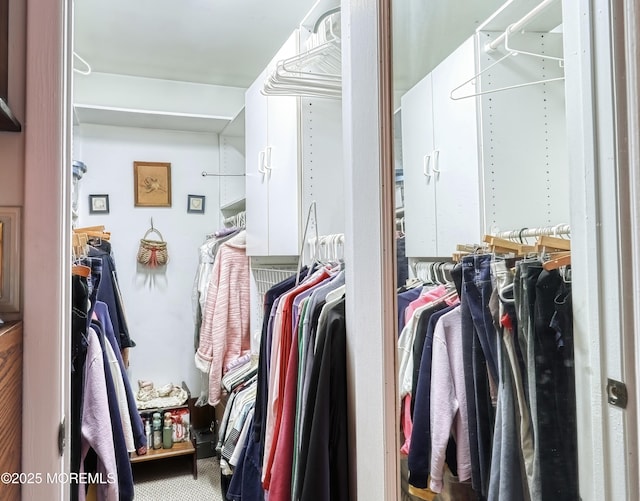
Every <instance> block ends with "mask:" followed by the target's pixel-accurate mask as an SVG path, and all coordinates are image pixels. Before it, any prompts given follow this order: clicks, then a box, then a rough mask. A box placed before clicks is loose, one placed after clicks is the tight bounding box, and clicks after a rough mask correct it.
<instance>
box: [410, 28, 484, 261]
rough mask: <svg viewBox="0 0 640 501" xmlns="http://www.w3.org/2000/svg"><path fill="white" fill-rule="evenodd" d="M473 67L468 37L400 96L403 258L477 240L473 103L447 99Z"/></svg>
mask: <svg viewBox="0 0 640 501" xmlns="http://www.w3.org/2000/svg"><path fill="white" fill-rule="evenodd" d="M474 68H475V65H474V41H473V38H469V39H468V40H467V41H466V42H465V43H464V44H462V45H461V46H460V47H459V48H458V49H456V50H455V51H454V52H453V53H452V54H450V55H449V56H448V57H447V59H445V60H444V61H443V62H442V63H440V64H439V65H438V66H436V68H434V70H433V71H432V72H431V73H429V74H428V75H427V76H426V77H425V78H424V79H422V80H421V81H420V82H419V83H418V84H417V85H416V86H414V87H413V88H412V89H411V90H409V92H407V93H406V94H405V95H404V96H403V97H402V148H403V165H404V177H405V230H406V253H407V256H412V257H420V256H421V257H435V256H446V255H449V254H451V253H452V252H453V251H454V250H455V246H456V244H458V243H473V242H477V241H479V239H480V229H481V225H480V215H479V206H480V202H479V198H480V188H479V173H478V142H477V137H478V129H477V113H476V104H475V99H473V98H472V99H463V100H455V101H454V100H452V99H451V98H450V94H451V91H452V90H453V88H454V87H456V86H457V85H459V84H460V83H461V82H463V81H465V80H467V79H468V78H470V76H473V74H474Z"/></svg>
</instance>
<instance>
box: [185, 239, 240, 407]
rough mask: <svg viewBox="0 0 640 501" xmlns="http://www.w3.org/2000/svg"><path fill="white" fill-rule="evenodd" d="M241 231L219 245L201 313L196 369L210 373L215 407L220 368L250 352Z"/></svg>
mask: <svg viewBox="0 0 640 501" xmlns="http://www.w3.org/2000/svg"><path fill="white" fill-rule="evenodd" d="M245 236H246V233H245V232H244V231H243V232H241V233H239V234H238V235H236V236H235V237H233V238H232V239H231V240H228V241H227V242H225V243H224V244H222V245H221V246H220V248H219V249H218V253H217V254H216V259H215V263H214V265H213V271H212V272H211V280H210V281H209V288H208V291H207V300H206V303H205V308H204V311H203V313H202V326H201V327H200V344H199V346H198V351H197V352H196V355H195V362H196V367H198V369H200V370H201V371H203V372H206V373H208V374H209V404H210V405H217V404H218V402H220V395H221V392H222V389H221V386H220V382H221V380H222V375H223V368H224V367H226V366H228V365H229V364H230V363H231V362H232V361H234V360H235V359H236V358H238V357H241V356H243V355H245V354H246V353H249V351H250V349H251V336H250V331H249V258H248V257H247V254H246V238H245Z"/></svg>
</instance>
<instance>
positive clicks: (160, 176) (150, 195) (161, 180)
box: [133, 162, 171, 207]
mask: <svg viewBox="0 0 640 501" xmlns="http://www.w3.org/2000/svg"><path fill="white" fill-rule="evenodd" d="M133 189H134V205H135V206H136V207H171V164H170V163H165V162H133Z"/></svg>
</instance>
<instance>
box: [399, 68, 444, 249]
mask: <svg viewBox="0 0 640 501" xmlns="http://www.w3.org/2000/svg"><path fill="white" fill-rule="evenodd" d="M401 106H402V166H403V171H404V207H405V209H404V216H405V231H406V254H407V256H410V257H426V256H436V255H437V248H436V217H435V215H436V207H435V203H436V199H435V178H434V176H433V172H432V169H433V160H434V159H433V149H434V147H433V121H432V115H433V107H432V82H431V75H430V74H429V75H427V76H426V77H425V78H423V79H422V80H421V81H420V82H418V83H417V84H416V85H415V86H414V87H412V88H411V89H410V90H409V91H408V92H407V93H406V94H405V95H404V96H402V101H401Z"/></svg>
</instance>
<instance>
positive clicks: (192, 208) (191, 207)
mask: <svg viewBox="0 0 640 501" xmlns="http://www.w3.org/2000/svg"><path fill="white" fill-rule="evenodd" d="M187 212H193V213H196V214H204V195H188V198H187Z"/></svg>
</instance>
